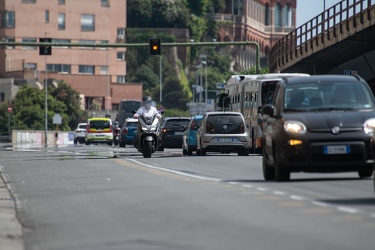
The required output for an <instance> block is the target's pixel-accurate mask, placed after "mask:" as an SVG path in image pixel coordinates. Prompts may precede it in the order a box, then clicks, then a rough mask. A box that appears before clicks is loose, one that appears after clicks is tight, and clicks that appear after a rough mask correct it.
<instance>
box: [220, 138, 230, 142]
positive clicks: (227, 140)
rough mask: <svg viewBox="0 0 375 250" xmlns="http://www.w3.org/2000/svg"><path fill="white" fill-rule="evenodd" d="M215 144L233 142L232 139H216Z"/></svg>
mask: <svg viewBox="0 0 375 250" xmlns="http://www.w3.org/2000/svg"><path fill="white" fill-rule="evenodd" d="M217 142H233V138H217Z"/></svg>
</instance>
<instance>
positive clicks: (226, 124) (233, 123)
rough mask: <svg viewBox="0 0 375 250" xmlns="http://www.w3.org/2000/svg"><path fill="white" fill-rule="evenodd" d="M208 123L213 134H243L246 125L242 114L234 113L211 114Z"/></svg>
mask: <svg viewBox="0 0 375 250" xmlns="http://www.w3.org/2000/svg"><path fill="white" fill-rule="evenodd" d="M207 125H208V126H209V128H210V133H211V134H242V133H243V126H244V124H243V119H242V116H241V115H233V114H228V115H222V114H220V115H210V116H209V117H208V118H207ZM241 127H242V129H241ZM241 130H242V132H241Z"/></svg>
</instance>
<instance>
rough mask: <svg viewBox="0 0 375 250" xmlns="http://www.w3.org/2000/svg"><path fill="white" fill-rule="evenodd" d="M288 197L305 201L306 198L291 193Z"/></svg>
mask: <svg viewBox="0 0 375 250" xmlns="http://www.w3.org/2000/svg"><path fill="white" fill-rule="evenodd" d="M290 198H291V199H292V200H297V201H305V200H307V199H306V198H305V197H302V196H298V195H291V196H290Z"/></svg>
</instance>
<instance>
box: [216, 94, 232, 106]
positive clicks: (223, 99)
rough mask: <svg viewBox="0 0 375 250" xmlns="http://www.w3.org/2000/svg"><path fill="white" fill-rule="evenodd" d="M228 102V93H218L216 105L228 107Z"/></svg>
mask: <svg viewBox="0 0 375 250" xmlns="http://www.w3.org/2000/svg"><path fill="white" fill-rule="evenodd" d="M229 104H230V98H229V97H228V94H225V93H223V94H220V96H219V103H218V106H219V107H220V108H228V107H229Z"/></svg>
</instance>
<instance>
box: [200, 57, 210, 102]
mask: <svg viewBox="0 0 375 250" xmlns="http://www.w3.org/2000/svg"><path fill="white" fill-rule="evenodd" d="M199 59H201V64H204V66H205V77H204V83H205V89H206V90H205V95H204V98H205V99H204V101H205V103H207V96H208V94H207V90H208V84H207V56H206V55H199ZM203 59H204V60H203Z"/></svg>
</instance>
